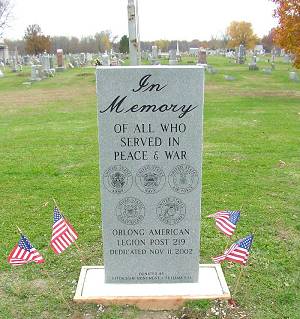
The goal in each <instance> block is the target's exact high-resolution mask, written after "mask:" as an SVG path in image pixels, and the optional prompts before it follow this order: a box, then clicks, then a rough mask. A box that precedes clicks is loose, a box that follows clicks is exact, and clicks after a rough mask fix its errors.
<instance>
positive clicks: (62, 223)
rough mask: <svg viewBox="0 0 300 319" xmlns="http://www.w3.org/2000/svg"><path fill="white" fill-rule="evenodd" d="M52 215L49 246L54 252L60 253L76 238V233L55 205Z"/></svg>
mask: <svg viewBox="0 0 300 319" xmlns="http://www.w3.org/2000/svg"><path fill="white" fill-rule="evenodd" d="M53 215H54V216H53V218H54V223H53V226H52V238H51V243H50V246H51V248H52V250H53V251H54V252H55V253H56V254H60V253H62V252H63V251H64V250H65V249H67V248H68V247H69V246H70V245H71V244H72V243H73V242H74V241H75V240H76V239H77V238H78V234H77V233H76V231H75V229H74V228H73V227H72V225H70V224H69V223H68V221H67V220H66V219H65V218H64V216H63V215H62V214H61V213H60V212H59V209H58V208H57V207H54V212H53Z"/></svg>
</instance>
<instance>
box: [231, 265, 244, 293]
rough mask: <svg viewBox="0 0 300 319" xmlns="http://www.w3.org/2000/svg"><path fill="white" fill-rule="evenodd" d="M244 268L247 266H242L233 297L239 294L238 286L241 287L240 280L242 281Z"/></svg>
mask: <svg viewBox="0 0 300 319" xmlns="http://www.w3.org/2000/svg"><path fill="white" fill-rule="evenodd" d="M244 268H245V266H242V265H241V268H240V273H239V276H238V278H237V280H236V284H235V286H234V290H233V294H232V295H233V296H235V294H236V292H237V289H238V286H239V284H240V280H241V278H242V274H243V271H244Z"/></svg>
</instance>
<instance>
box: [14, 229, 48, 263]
mask: <svg viewBox="0 0 300 319" xmlns="http://www.w3.org/2000/svg"><path fill="white" fill-rule="evenodd" d="M44 261H45V260H44V258H43V257H42V255H41V254H40V253H39V252H38V251H37V250H36V249H35V248H34V247H33V246H32V245H31V243H30V241H29V240H28V239H27V238H26V237H25V236H24V235H23V234H21V238H20V240H19V242H18V243H17V244H16V246H15V247H14V248H13V250H12V251H11V252H10V254H9V256H8V262H9V263H10V264H11V265H13V266H21V265H24V264H27V263H30V262H35V263H37V264H41V263H43V262H44Z"/></svg>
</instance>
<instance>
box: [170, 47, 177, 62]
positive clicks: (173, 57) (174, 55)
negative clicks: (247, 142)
mask: <svg viewBox="0 0 300 319" xmlns="http://www.w3.org/2000/svg"><path fill="white" fill-rule="evenodd" d="M169 64H170V65H175V64H177V58H176V51H175V50H170V51H169Z"/></svg>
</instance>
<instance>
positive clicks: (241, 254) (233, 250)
mask: <svg viewBox="0 0 300 319" xmlns="http://www.w3.org/2000/svg"><path fill="white" fill-rule="evenodd" d="M252 241H253V235H248V236H247V237H245V238H242V239H240V240H238V241H237V242H235V243H234V244H232V245H231V246H230V247H229V249H227V250H226V251H225V252H224V254H223V255H221V256H217V257H214V258H213V260H214V262H215V263H217V264H218V263H220V262H222V261H224V260H230V261H233V262H236V263H239V264H243V265H245V264H246V262H247V260H248V256H249V251H250V248H251V245H252Z"/></svg>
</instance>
